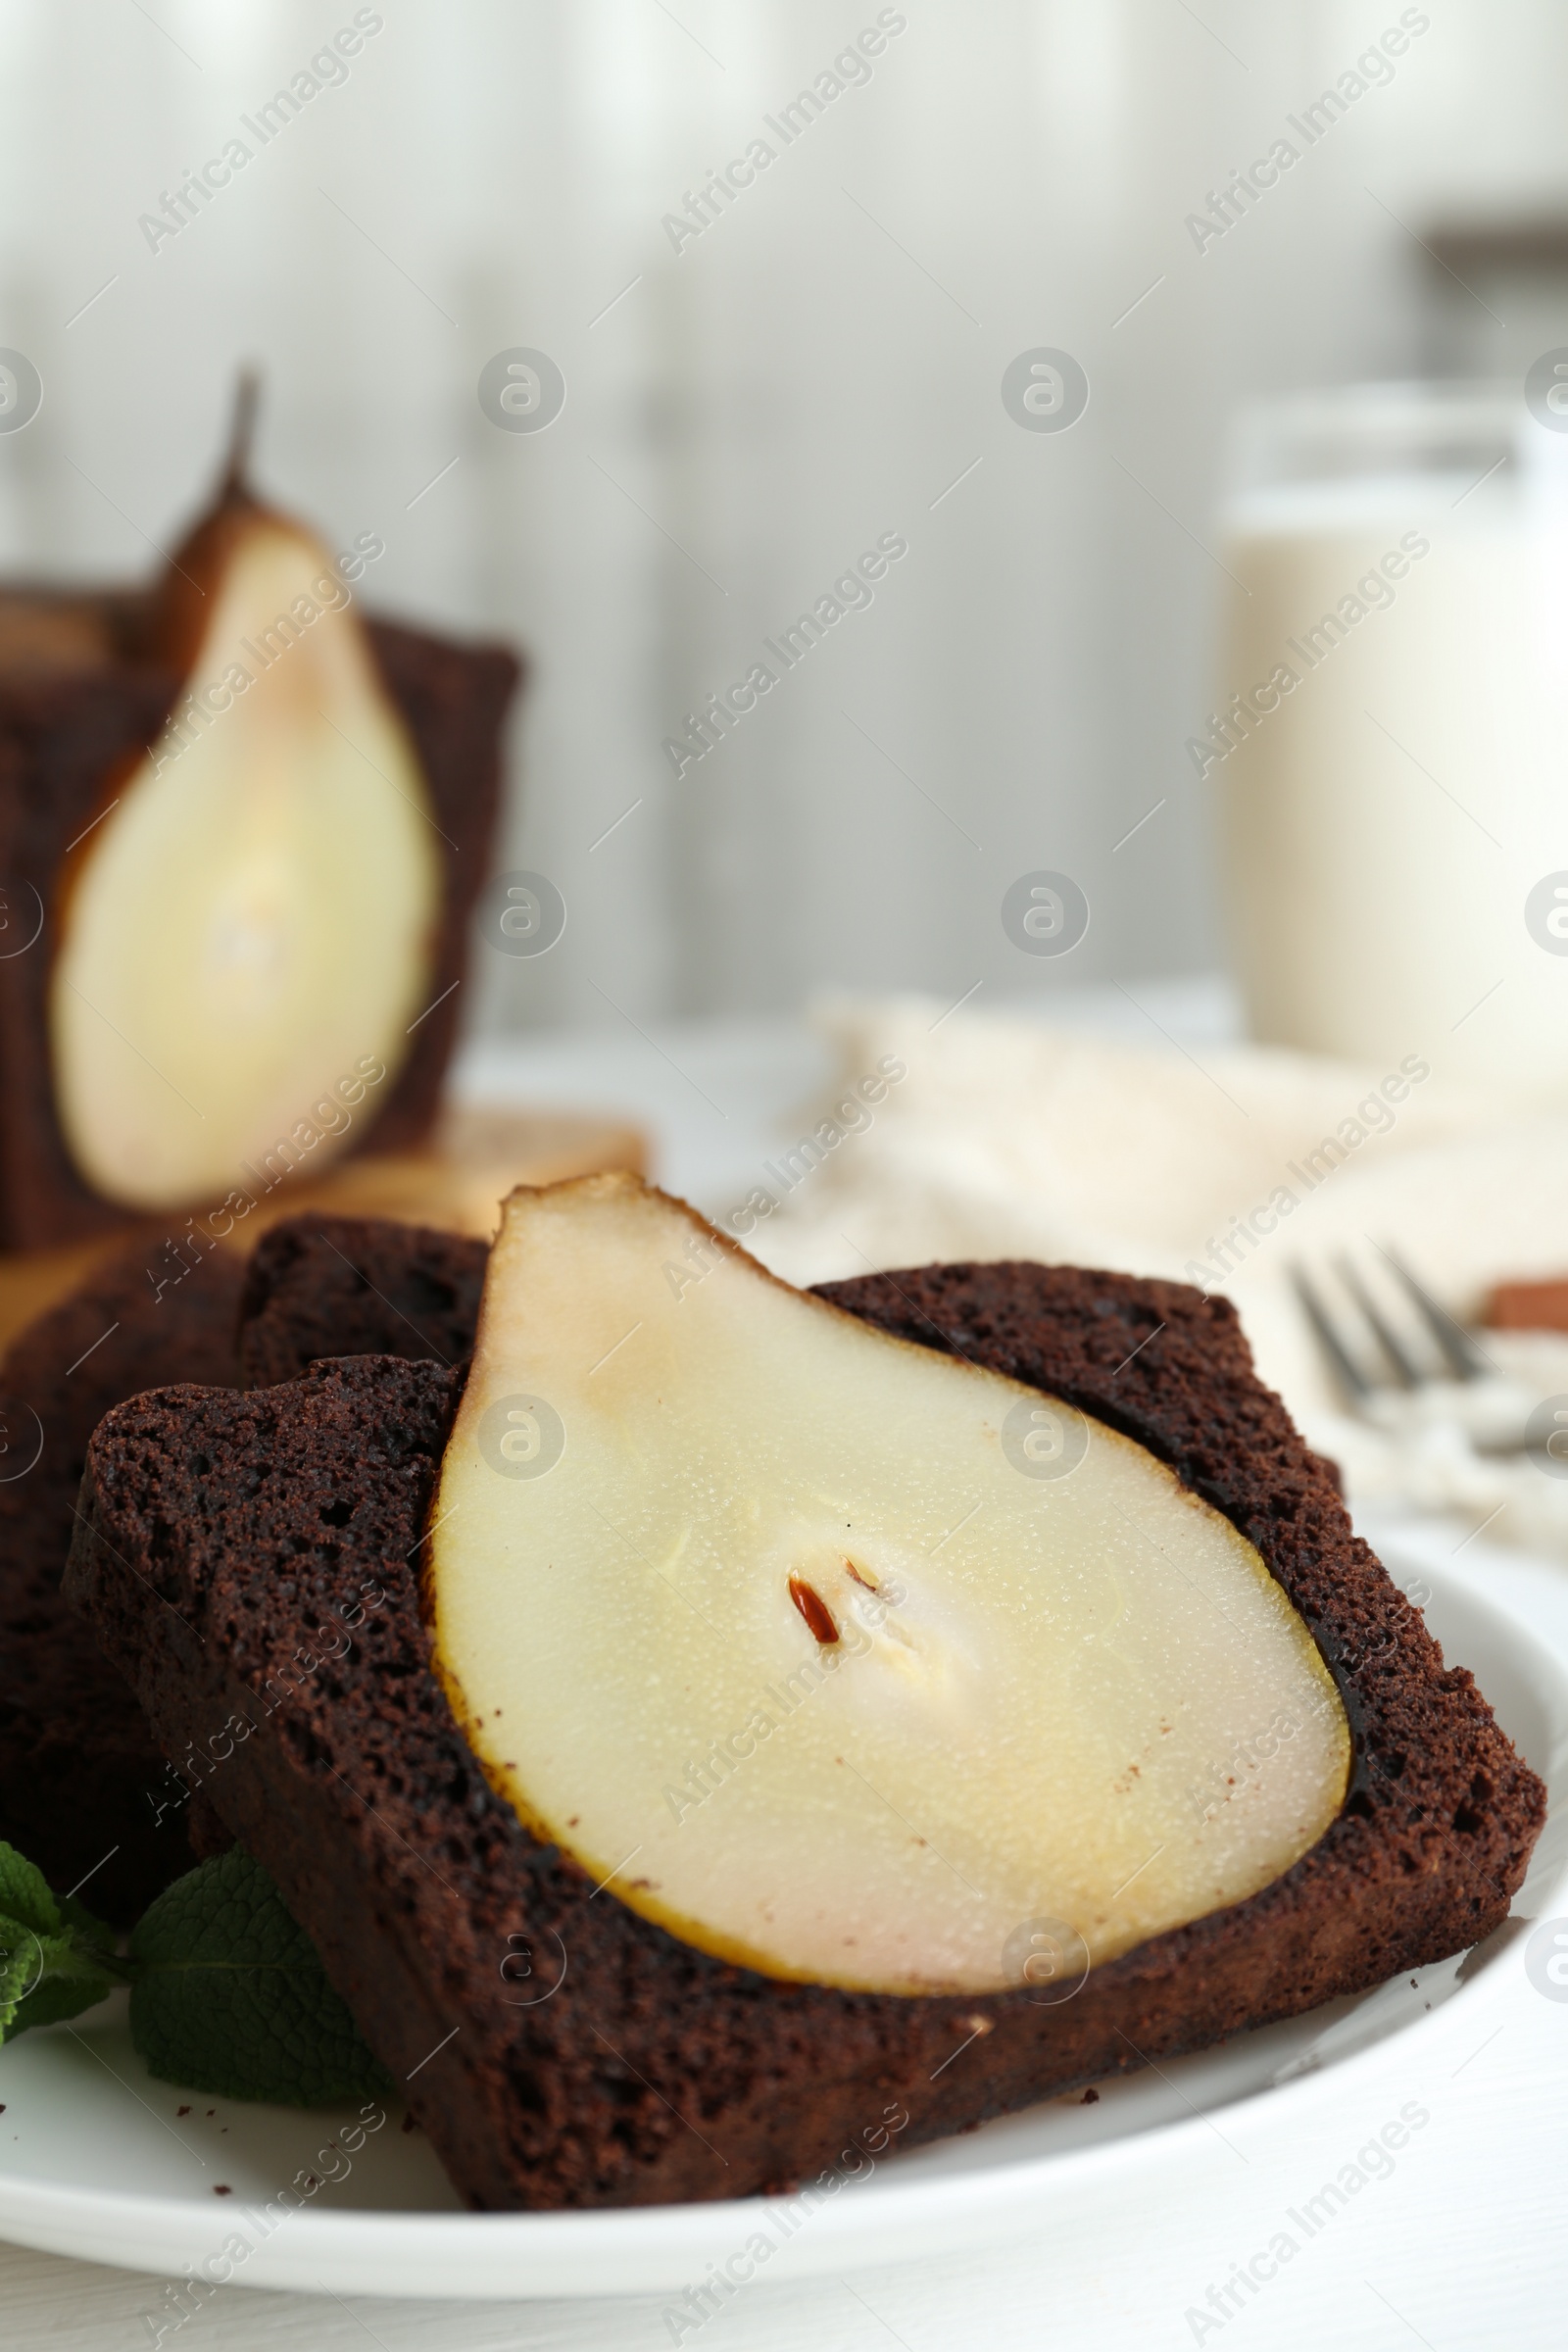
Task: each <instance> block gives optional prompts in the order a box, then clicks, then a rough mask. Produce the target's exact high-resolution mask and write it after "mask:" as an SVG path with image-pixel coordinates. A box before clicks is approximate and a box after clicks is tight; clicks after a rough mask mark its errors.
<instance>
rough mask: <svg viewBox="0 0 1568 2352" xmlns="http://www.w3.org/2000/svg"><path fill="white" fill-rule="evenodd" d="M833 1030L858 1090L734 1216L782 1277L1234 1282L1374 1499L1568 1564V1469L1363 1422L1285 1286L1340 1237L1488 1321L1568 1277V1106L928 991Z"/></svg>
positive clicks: (1408, 1413)
mask: <svg viewBox="0 0 1568 2352" xmlns="http://www.w3.org/2000/svg"><path fill="white" fill-rule="evenodd" d="M816 1019H817V1023H818V1026H819V1027H821V1028H822V1029H823V1030H824V1031H825V1032H826V1033H827V1035H828V1036H829V1037H830V1039H831V1040H832V1042H833V1043H834V1045H835V1047H836V1049H837V1053H838V1056H839V1064H840V1071H841V1079H840V1083H839V1084H838V1085H837V1087H836V1088H835V1089H834V1090H833V1091H832V1093H831V1094H830V1095H828V1096H826V1097H824V1098H823V1100H822V1101H821V1102H820V1103H814V1104H812V1105H809V1106H808V1108H807V1109H806V1110H805V1111H803V1114H802V1117H801V1120H800V1123H799V1128H798V1132H797V1131H792V1132H791V1133H790V1134H789V1135H788V1136H787V1137H786V1138H784V1139H783V1140H782V1141H781V1144H780V1147H779V1149H778V1151H777V1152H775V1153H773V1154H772V1155H771V1156H770V1158H769V1159H768V1161H767V1162H766V1163H765V1164H764V1167H763V1169H762V1170H761V1171H760V1175H759V1180H758V1187H757V1190H756V1192H755V1193H754V1194H753V1196H752V1200H751V1203H750V1206H749V1207H748V1208H747V1209H746V1211H745V1212H744V1213H743V1214H742V1215H740V1216H739V1217H738V1219H737V1220H735V1221H734V1222H735V1226H736V1230H743V1231H744V1238H745V1239H746V1242H747V1245H748V1247H749V1248H751V1249H753V1250H756V1251H757V1252H758V1254H759V1255H760V1256H761V1257H762V1258H764V1259H765V1261H766V1262H767V1263H768V1264H770V1265H771V1266H773V1267H774V1268H775V1269H776V1270H777V1271H778V1272H780V1273H782V1274H784V1275H786V1276H787V1277H788V1278H789V1279H790V1280H792V1281H798V1282H815V1281H822V1280H825V1279H828V1278H830V1277H834V1276H841V1275H846V1274H854V1273H863V1272H865V1271H867V1270H868V1269H869V1268H873V1267H875V1268H881V1267H888V1266H897V1265H914V1264H919V1263H921V1262H923V1261H926V1260H929V1259H932V1258H961V1257H978V1258H1000V1257H1033V1258H1041V1259H1045V1260H1054V1261H1064V1262H1071V1263H1075V1264H1079V1265H1103V1266H1112V1267H1117V1268H1120V1269H1123V1270H1125V1271H1128V1272H1133V1273H1143V1274H1162V1275H1167V1276H1175V1277H1177V1278H1179V1279H1184V1280H1186V1281H1189V1282H1194V1283H1197V1284H1199V1285H1201V1287H1203V1288H1206V1289H1208V1290H1212V1291H1223V1292H1225V1293H1227V1294H1228V1295H1229V1296H1231V1297H1232V1298H1234V1299H1235V1300H1236V1302H1237V1304H1238V1306H1239V1308H1240V1309H1241V1312H1242V1317H1243V1321H1244V1324H1245V1326H1246V1329H1247V1332H1248V1336H1249V1338H1250V1342H1251V1345H1252V1348H1253V1351H1254V1353H1255V1355H1256V1357H1257V1361H1258V1369H1259V1371H1260V1373H1261V1374H1262V1377H1263V1378H1264V1379H1265V1380H1267V1381H1268V1382H1269V1383H1270V1385H1271V1386H1273V1387H1275V1388H1277V1389H1278V1390H1279V1391H1280V1392H1281V1394H1282V1395H1283V1396H1284V1397H1285V1398H1286V1401H1287V1403H1288V1404H1289V1405H1290V1407H1291V1409H1292V1411H1293V1412H1294V1413H1295V1415H1296V1417H1297V1419H1298V1421H1299V1423H1300V1425H1301V1427H1302V1428H1303V1430H1304V1431H1305V1433H1306V1435H1307V1437H1308V1440H1309V1442H1310V1443H1312V1444H1313V1445H1314V1446H1318V1447H1320V1448H1321V1449H1322V1450H1323V1451H1325V1452H1327V1453H1330V1454H1332V1455H1334V1456H1335V1458H1336V1459H1337V1460H1339V1461H1340V1463H1341V1464H1342V1466H1343V1468H1344V1470H1345V1473H1346V1478H1347V1484H1348V1491H1349V1493H1350V1495H1351V1496H1352V1499H1354V1500H1357V1501H1361V1502H1370V1501H1377V1502H1382V1503H1407V1504H1411V1505H1416V1506H1419V1507H1422V1508H1427V1509H1435V1510H1445V1511H1450V1512H1453V1513H1455V1514H1456V1515H1457V1516H1458V1518H1459V1519H1460V1520H1461V1521H1462V1527H1461V1529H1460V1534H1461V1536H1462V1534H1463V1532H1464V1530H1466V1529H1469V1528H1479V1527H1480V1526H1481V1524H1482V1523H1483V1522H1487V1521H1490V1523H1491V1524H1490V1526H1489V1529H1488V1534H1489V1540H1490V1539H1498V1540H1511V1541H1513V1542H1515V1543H1521V1544H1532V1545H1535V1546H1537V1547H1541V1548H1547V1549H1554V1550H1558V1551H1561V1552H1565V1553H1568V1478H1563V1479H1557V1478H1554V1477H1551V1476H1548V1475H1544V1473H1543V1471H1542V1470H1541V1469H1540V1468H1538V1467H1537V1466H1536V1463H1535V1461H1534V1460H1533V1459H1531V1458H1530V1457H1529V1456H1527V1455H1526V1456H1519V1455H1515V1456H1513V1457H1507V1456H1501V1455H1497V1454H1494V1453H1490V1452H1484V1451H1481V1450H1479V1449H1478V1447H1477V1446H1476V1445H1475V1444H1474V1443H1473V1442H1472V1440H1471V1438H1470V1437H1469V1436H1468V1435H1467V1432H1466V1427H1465V1412H1466V1403H1467V1400H1466V1399H1464V1398H1463V1397H1456V1396H1455V1395H1454V1393H1453V1392H1451V1391H1444V1390H1442V1389H1440V1390H1437V1391H1435V1392H1433V1393H1431V1394H1423V1395H1422V1396H1421V1397H1419V1398H1418V1399H1417V1401H1416V1403H1415V1405H1414V1406H1413V1407H1401V1406H1398V1405H1397V1403H1391V1405H1390V1407H1389V1409H1388V1412H1387V1414H1386V1416H1385V1421H1386V1425H1385V1426H1381V1427H1373V1426H1369V1425H1368V1424H1367V1423H1366V1422H1364V1421H1362V1420H1359V1419H1352V1418H1350V1417H1348V1415H1347V1414H1346V1412H1345V1410H1344V1406H1343V1401H1342V1399H1341V1398H1340V1397H1339V1396H1338V1394H1337V1392H1336V1390H1335V1389H1334V1386H1333V1384H1332V1383H1331V1381H1330V1380H1329V1378H1328V1376H1327V1374H1326V1372H1325V1369H1324V1367H1323V1365H1322V1363H1321V1361H1320V1358H1319V1355H1318V1351H1317V1349H1316V1347H1315V1344H1314V1343H1313V1342H1312V1340H1311V1337H1310V1334H1309V1333H1308V1332H1307V1331H1306V1330H1305V1328H1304V1326H1303V1323H1302V1319H1301V1315H1300V1311H1299V1307H1298V1305H1297V1303H1296V1299H1295V1295H1294V1293H1293V1291H1292V1290H1291V1288H1290V1284H1289V1280H1288V1274H1289V1269H1290V1267H1291V1265H1292V1264H1293V1262H1297V1261H1299V1262H1300V1263H1303V1264H1304V1265H1306V1266H1307V1267H1308V1268H1311V1269H1322V1268H1325V1267H1327V1266H1329V1264H1330V1262H1331V1260H1332V1259H1333V1257H1334V1256H1335V1255H1336V1254H1337V1253H1339V1252H1341V1251H1349V1252H1350V1253H1351V1254H1352V1255H1354V1257H1355V1258H1356V1260H1357V1262H1358V1263H1359V1264H1361V1265H1362V1266H1364V1267H1366V1268H1367V1269H1368V1270H1369V1271H1370V1273H1371V1274H1372V1275H1373V1277H1374V1279H1376V1278H1377V1276H1378V1275H1379V1273H1380V1271H1381V1270H1382V1261H1380V1259H1379V1257H1378V1255H1377V1249H1378V1245H1379V1244H1384V1245H1390V1244H1392V1245H1393V1246H1394V1247H1396V1248H1397V1249H1398V1250H1401V1251H1402V1252H1403V1253H1404V1255H1405V1256H1406V1257H1407V1259H1408V1260H1409V1262H1410V1263H1411V1264H1412V1266H1413V1267H1414V1269H1415V1271H1416V1272H1417V1273H1418V1274H1419V1275H1420V1277H1421V1278H1422V1280H1423V1281H1424V1283H1425V1284H1426V1285H1427V1287H1428V1288H1429V1289H1430V1290H1431V1291H1432V1292H1433V1293H1434V1294H1435V1295H1436V1296H1437V1297H1438V1298H1439V1299H1442V1301H1443V1302H1444V1303H1445V1304H1446V1306H1448V1307H1449V1308H1450V1309H1452V1310H1453V1311H1454V1312H1456V1313H1459V1314H1461V1315H1468V1314H1471V1313H1473V1312H1474V1311H1475V1309H1476V1307H1477V1306H1478V1304H1479V1302H1480V1299H1481V1298H1482V1296H1483V1295H1484V1293H1485V1291H1486V1289H1487V1288H1488V1286H1489V1285H1490V1284H1491V1283H1492V1282H1493V1281H1495V1280H1496V1279H1498V1278H1499V1277H1502V1276H1507V1275H1519V1274H1531V1273H1557V1272H1562V1271H1564V1270H1568V1118H1564V1117H1562V1116H1541V1117H1536V1118H1529V1117H1524V1118H1522V1117H1520V1116H1519V1115H1518V1113H1517V1112H1516V1111H1514V1110H1505V1109H1504V1108H1503V1107H1502V1106H1501V1105H1499V1104H1495V1103H1491V1102H1490V1101H1489V1100H1488V1099H1486V1098H1485V1097H1482V1096H1478V1095H1476V1094H1474V1093H1467V1092H1461V1091H1460V1090H1458V1089H1456V1088H1454V1087H1452V1086H1451V1085H1446V1084H1445V1083H1444V1082H1443V1081H1441V1080H1440V1079H1439V1078H1438V1077H1436V1076H1435V1075H1434V1074H1433V1073H1432V1071H1431V1069H1430V1068H1429V1066H1428V1065H1427V1063H1426V1062H1425V1060H1424V1059H1423V1058H1422V1057H1421V1056H1420V1055H1418V1054H1410V1055H1407V1056H1405V1057H1404V1059H1403V1062H1402V1063H1401V1064H1399V1065H1394V1066H1391V1068H1389V1069H1387V1070H1385V1069H1366V1068H1357V1067H1355V1066H1354V1065H1351V1064H1348V1063H1343V1062H1337V1061H1331V1060H1328V1059H1323V1058H1318V1057H1315V1056H1311V1055H1307V1054H1296V1053H1290V1052H1286V1051H1283V1050H1279V1049H1275V1048H1267V1047H1255V1046H1225V1047H1199V1048H1191V1049H1190V1048H1188V1047H1186V1046H1183V1045H1180V1044H1178V1043H1177V1042H1176V1041H1175V1040H1174V1039H1170V1040H1168V1041H1163V1042H1162V1041H1161V1040H1160V1039H1159V1038H1157V1037H1156V1038H1155V1041H1154V1044H1153V1046H1152V1048H1150V1049H1143V1048H1139V1047H1136V1046H1131V1045H1128V1044H1125V1043H1123V1042H1121V1041H1119V1040H1115V1039H1110V1038H1105V1037H1101V1036H1096V1035H1093V1034H1086V1033H1085V1032H1084V1031H1083V1030H1081V1029H1073V1028H1066V1027H1060V1026H1053V1025H1052V1024H1050V1023H1049V1022H1046V1021H1043V1020H1033V1019H1029V1018H1026V1017H1023V1016H1018V1015H1008V1014H992V1013H984V1012H978V1011H975V1010H971V1009H965V1010H961V1011H958V1012H955V1013H950V1014H946V1015H944V1013H943V1010H942V1007H941V1005H939V1004H935V1003H929V1002H927V1001H925V1000H922V999H916V998H889V999H881V1000H878V999H846V1000H838V1001H835V1002H834V1003H832V1004H830V1005H826V1006H824V1007H823V1008H822V1009H821V1010H820V1011H819V1012H818V1014H817V1015H816ZM769 1202H771V1203H772V1204H773V1205H771V1206H769V1205H768V1203H769ZM1384 1279H1385V1280H1386V1279H1387V1277H1386V1274H1385V1275H1384ZM1390 1295H1391V1297H1393V1294H1392V1293H1391V1294H1390ZM1485 1345H1486V1347H1487V1349H1488V1352H1489V1354H1490V1355H1491V1356H1492V1357H1493V1359H1494V1361H1495V1364H1496V1366H1497V1368H1498V1371H1499V1373H1501V1374H1503V1375H1506V1376H1507V1377H1508V1378H1510V1379H1511V1380H1512V1381H1513V1382H1514V1384H1515V1388H1516V1391H1517V1392H1518V1393H1519V1394H1520V1395H1522V1396H1525V1398H1526V1401H1527V1402H1528V1401H1530V1400H1538V1399H1540V1398H1542V1397H1546V1396H1548V1395H1552V1394H1555V1393H1557V1392H1559V1391H1560V1392H1563V1393H1564V1394H1565V1395H1568V1342H1563V1341H1557V1340H1551V1339H1546V1340H1538V1339H1535V1338H1521V1337H1517V1336H1510V1335H1488V1336H1487V1337H1486V1340H1485ZM1527 1393H1528V1394H1527ZM1565 1467H1568V1465H1565Z"/></svg>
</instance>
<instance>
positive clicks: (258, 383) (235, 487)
mask: <svg viewBox="0 0 1568 2352" xmlns="http://www.w3.org/2000/svg"><path fill="white" fill-rule="evenodd" d="M261 398H262V379H261V375H260V372H259V371H258V370H257V369H256V368H241V369H240V375H239V381H238V383H237V384H236V385H235V387H234V418H233V422H232V424H231V425H230V426H229V433H228V457H227V460H226V462H225V464H224V467H223V480H222V485H221V496H223V497H224V498H238V497H243V496H244V495H245V494H246V493H247V491H248V489H249V483H248V482H247V480H246V476H247V475H248V474H249V472H250V465H251V444H252V442H253V441H254V439H255V437H256V412H257V410H258V408H259V407H260V406H261Z"/></svg>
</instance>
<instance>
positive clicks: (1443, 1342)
mask: <svg viewBox="0 0 1568 2352" xmlns="http://www.w3.org/2000/svg"><path fill="white" fill-rule="evenodd" d="M1372 1247H1373V1249H1374V1250H1379V1251H1381V1253H1382V1255H1383V1256H1384V1257H1386V1258H1387V1259H1388V1261H1389V1263H1390V1265H1391V1266H1392V1267H1393V1268H1394V1271H1395V1273H1396V1274H1397V1276H1398V1278H1399V1280H1400V1281H1401V1282H1402V1283H1403V1285H1404V1287H1405V1290H1406V1291H1407V1292H1408V1293H1409V1295H1410V1298H1411V1299H1412V1300H1413V1301H1414V1303H1415V1306H1416V1307H1417V1309H1418V1310H1419V1312H1420V1315H1421V1318H1422V1320H1423V1321H1424V1323H1425V1324H1426V1327H1427V1329H1428V1330H1429V1331H1430V1332H1431V1334H1432V1337H1433V1338H1434V1339H1435V1340H1436V1341H1437V1343H1438V1346H1439V1347H1440V1348H1442V1350H1443V1359H1444V1362H1445V1363H1446V1365H1447V1367H1448V1369H1449V1371H1450V1372H1451V1373H1452V1374H1453V1376H1454V1378H1455V1380H1479V1379H1480V1378H1481V1375H1482V1374H1483V1373H1484V1372H1485V1371H1486V1370H1487V1359H1486V1357H1485V1355H1483V1353H1482V1351H1481V1349H1480V1348H1478V1347H1477V1346H1476V1343H1475V1341H1474V1340H1473V1339H1472V1338H1471V1337H1470V1334H1469V1333H1468V1332H1467V1331H1466V1329H1465V1327H1464V1325H1463V1324H1462V1323H1456V1322H1455V1321H1454V1318H1453V1317H1452V1315H1450V1314H1446V1313H1445V1311H1444V1309H1443V1308H1442V1307H1441V1306H1440V1305H1439V1304H1438V1302H1437V1300H1436V1299H1433V1298H1431V1297H1429V1295H1428V1294H1427V1292H1425V1291H1424V1290H1423V1289H1422V1288H1421V1285H1420V1284H1419V1283H1418V1282H1417V1280H1416V1278H1415V1276H1414V1275H1413V1274H1412V1273H1411V1271H1410V1269H1409V1267H1408V1266H1407V1265H1405V1263H1404V1262H1403V1260H1402V1259H1401V1258H1397V1257H1396V1256H1395V1254H1394V1251H1393V1250H1390V1249H1387V1248H1385V1246H1384V1244H1383V1243H1382V1242H1374V1243H1373V1244H1372Z"/></svg>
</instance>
